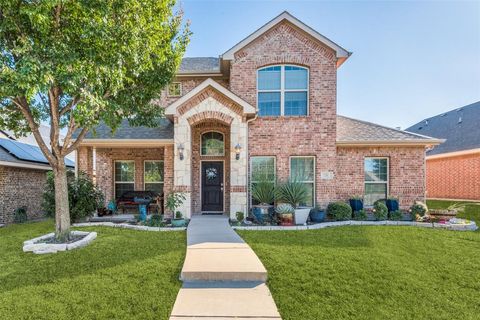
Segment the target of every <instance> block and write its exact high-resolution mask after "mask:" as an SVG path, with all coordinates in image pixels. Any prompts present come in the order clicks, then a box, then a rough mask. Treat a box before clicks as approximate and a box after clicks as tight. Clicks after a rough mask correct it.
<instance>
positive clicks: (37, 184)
mask: <svg viewBox="0 0 480 320" xmlns="http://www.w3.org/2000/svg"><path fill="white" fill-rule="evenodd" d="M46 181H47V176H46V171H45V170H35V169H27V168H14V167H5V166H0V224H6V223H12V222H13V214H14V212H15V210H16V209H17V208H20V207H26V208H27V216H28V219H29V220H30V219H38V218H41V217H43V216H44V211H43V210H42V199H43V192H44V190H45V183H46ZM27 190H28V191H27Z"/></svg>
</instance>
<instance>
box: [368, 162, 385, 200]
mask: <svg viewBox="0 0 480 320" xmlns="http://www.w3.org/2000/svg"><path fill="white" fill-rule="evenodd" d="M367 159H381V160H383V159H386V160H387V181H366V180H365V160H367ZM367 184H386V185H387V194H386V197H387V198H388V197H389V195H390V158H389V157H364V158H363V197H364V198H365V186H366V185H367Z"/></svg>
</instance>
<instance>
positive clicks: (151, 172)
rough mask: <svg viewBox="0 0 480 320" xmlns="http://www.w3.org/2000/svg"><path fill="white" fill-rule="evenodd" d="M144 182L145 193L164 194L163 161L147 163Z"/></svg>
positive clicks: (145, 164)
mask: <svg viewBox="0 0 480 320" xmlns="http://www.w3.org/2000/svg"><path fill="white" fill-rule="evenodd" d="M144 168H145V170H144V171H143V181H144V189H145V191H153V192H156V193H158V194H163V161H145V163H144Z"/></svg>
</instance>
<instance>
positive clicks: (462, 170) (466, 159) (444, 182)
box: [427, 153, 480, 200]
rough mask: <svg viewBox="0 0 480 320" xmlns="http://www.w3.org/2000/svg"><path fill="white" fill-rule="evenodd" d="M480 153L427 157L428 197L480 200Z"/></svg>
mask: <svg viewBox="0 0 480 320" xmlns="http://www.w3.org/2000/svg"><path fill="white" fill-rule="evenodd" d="M479 176H480V153H475V154H468V155H461V156H456V157H445V158H436V159H428V158H427V197H429V198H444V199H469V200H480V180H479V178H478V177H479Z"/></svg>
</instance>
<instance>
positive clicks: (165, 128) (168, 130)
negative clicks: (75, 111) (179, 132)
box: [74, 118, 173, 139]
mask: <svg viewBox="0 0 480 320" xmlns="http://www.w3.org/2000/svg"><path fill="white" fill-rule="evenodd" d="M77 136H78V132H76V133H75V134H74V138H76V137H77ZM85 139H173V123H172V122H171V121H170V120H168V119H165V118H163V119H159V120H158V126H156V127H154V128H149V127H143V126H140V127H133V126H130V125H129V124H128V120H123V121H122V123H121V124H120V126H119V127H118V128H117V130H116V131H115V133H114V134H112V129H111V128H110V127H109V126H107V125H106V124H105V123H101V124H99V125H98V126H97V127H96V128H95V130H90V131H89V132H88V133H87V134H86V136H85Z"/></svg>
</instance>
